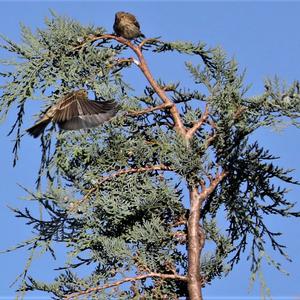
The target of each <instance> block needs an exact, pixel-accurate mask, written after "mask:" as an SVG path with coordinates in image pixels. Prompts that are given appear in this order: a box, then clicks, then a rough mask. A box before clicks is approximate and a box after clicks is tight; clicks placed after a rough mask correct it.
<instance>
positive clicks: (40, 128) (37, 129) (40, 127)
mask: <svg viewBox="0 0 300 300" xmlns="http://www.w3.org/2000/svg"><path fill="white" fill-rule="evenodd" d="M49 122H50V120H49V119H48V120H44V121H41V122H38V123H36V124H34V125H33V126H32V127H30V128H28V129H27V130H26V131H27V132H28V133H29V134H30V135H31V136H33V137H34V138H37V137H38V136H39V135H41V134H42V133H43V132H44V130H45V128H46V127H47V125H48V124H49Z"/></svg>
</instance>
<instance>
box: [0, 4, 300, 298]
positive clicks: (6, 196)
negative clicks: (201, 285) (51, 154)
mask: <svg viewBox="0 0 300 300" xmlns="http://www.w3.org/2000/svg"><path fill="white" fill-rule="evenodd" d="M50 8H51V9H54V10H55V11H56V12H58V13H59V14H62V15H68V16H70V17H72V18H75V19H77V20H79V21H81V22H82V23H84V24H95V25H99V26H104V27H105V28H106V29H107V30H108V31H112V24H113V21H114V14H115V12H116V11H119V10H125V11H130V12H132V13H134V14H135V15H136V16H137V17H138V19H139V21H140V24H141V27H142V31H143V33H144V34H145V35H146V36H147V37H155V36H162V39H164V40H169V41H172V40H190V41H199V40H200V41H204V42H206V43H207V44H208V46H212V47H214V46H217V45H220V46H222V47H223V48H224V49H225V50H226V52H227V53H228V54H229V55H230V56H233V57H235V58H236V60H237V61H238V62H239V64H240V67H241V69H244V68H246V69H247V75H246V78H245V80H246V82H247V83H252V84H253V86H252V88H251V90H250V92H249V94H250V95H256V94H260V93H261V92H262V91H263V80H264V78H266V77H268V76H274V75H278V76H279V77H280V78H281V79H284V80H286V82H287V83H291V82H292V81H293V80H294V79H300V68H299V53H300V38H299V28H300V18H299V12H300V3H298V2H269V1H268V2H245V1H241V2H224V1H222V2H200V1H199V2H197V1H193V2H188V1H185V2H180V1H176V2H172V1H165V2H163V1H155V2H154V1H153V2H150V1H149V2H147V1H140V2H128V1H110V2H102V1H94V2H88V1H74V2H72V1H66V2H63V1H55V2H51V1H31V2H29V1H28V2H26V1H23V2H15V1H12V2H0V32H1V33H3V34H5V35H6V36H8V37H10V38H11V39H14V40H19V22H23V23H25V24H26V25H28V26H30V27H32V28H33V29H34V28H36V27H37V26H38V27H43V19H44V17H45V16H49V9H50ZM0 53H1V57H3V56H2V55H4V54H3V52H0ZM147 58H148V59H149V65H150V68H151V69H152V72H153V74H154V76H155V77H161V78H162V79H163V80H165V81H171V80H174V81H178V80H183V81H184V82H185V83H187V84H189V82H190V78H189V75H187V73H185V70H184V66H183V62H184V61H185V60H191V58H190V57H184V58H179V56H177V55H175V56H172V55H170V54H167V55H164V54H162V55H157V54H154V55H152V54H150V53H147ZM0 70H1V67H0ZM126 74H127V75H128V80H129V81H130V82H132V84H133V85H134V86H136V87H137V89H138V88H139V87H142V86H143V85H144V84H145V80H144V79H143V78H142V76H139V74H138V72H137V71H136V70H134V68H131V69H130V71H129V72H126ZM137 75H138V76H137ZM36 112H37V111H36V110H35V109H34V106H33V108H32V107H29V108H28V115H27V117H26V124H25V126H27V125H28V126H29V125H30V124H31V123H32V119H31V117H30V115H31V113H36ZM13 118H14V112H12V113H11V114H10V115H9V117H8V119H7V120H6V122H5V123H3V124H1V125H0V149H1V156H0V174H1V180H0V200H1V201H0V206H1V209H0V240H1V245H0V248H1V249H5V248H7V247H9V246H12V245H14V244H15V243H17V242H18V241H21V240H24V239H27V238H29V237H30V236H31V233H30V229H29V227H25V226H24V225H23V222H22V221H21V220H17V219H15V218H14V217H13V215H12V214H11V213H10V211H9V210H8V208H7V206H17V207H22V206H24V205H25V203H24V201H23V200H22V199H21V198H22V197H24V196H25V193H24V192H23V191H22V190H21V189H20V188H19V187H18V186H17V184H16V183H20V184H22V185H24V186H26V187H29V188H30V187H33V186H34V178H35V176H36V171H37V167H38V162H39V154H40V152H39V142H38V141H36V140H33V139H31V138H30V137H25V138H24V141H23V143H22V148H23V150H22V153H21V157H20V161H19V163H18V164H17V166H16V167H15V168H12V154H11V149H12V146H13V143H12V137H7V136H6V134H7V133H8V131H9V125H11V122H12V120H13ZM299 137H300V131H299V130H298V129H295V128H287V129H285V130H284V131H282V132H280V133H276V132H274V131H272V130H271V129H265V130H260V131H259V132H258V133H257V134H256V135H255V138H257V139H258V140H259V141H260V143H261V144H262V145H264V146H266V147H268V148H269V149H271V151H272V153H274V154H275V155H278V156H280V157H281V159H280V160H279V164H280V165H281V166H284V167H288V168H294V169H296V171H295V172H294V175H295V177H296V178H297V179H300V157H299V150H298V149H299V148H298V147H300V139H299ZM299 192H300V188H299V187H294V188H293V190H292V191H291V193H290V194H289V196H288V197H289V199H291V200H293V201H296V202H298V198H299ZM20 199H21V200H20ZM26 205H28V204H27V203H26ZM298 208H300V205H298ZM268 221H269V223H270V224H271V225H272V226H273V228H274V231H276V230H278V231H281V232H283V234H284V235H283V237H282V238H281V241H282V243H283V244H286V245H287V251H288V253H289V254H290V256H291V258H292V259H293V263H287V262H286V263H285V262H284V261H283V260H282V259H280V258H279V259H280V261H281V262H283V266H284V268H285V269H286V270H287V271H288V272H289V273H290V276H289V277H285V276H284V275H282V274H281V273H279V272H277V271H276V270H274V269H272V268H264V271H265V278H266V280H267V283H268V286H269V287H270V288H271V293H272V295H273V296H274V298H275V297H286V298H285V299H295V300H296V299H299V298H300V287H299V267H300V256H299V248H300V239H299V234H300V226H299V221H298V220H293V219H289V220H282V219H280V218H272V219H270V220H268ZM1 249H0V250H1ZM61 253H62V256H63V251H62V252H61ZM25 255H26V252H24V251H18V252H15V253H10V254H5V255H0V269H1V271H0V299H2V298H3V299H4V297H6V298H5V299H12V298H13V295H14V292H13V289H10V288H8V286H9V284H10V283H11V282H12V281H13V280H14V278H15V276H16V275H17V274H18V272H20V271H21V270H22V268H23V266H24V263H25V260H24V257H25ZM62 258H63V257H62ZM275 258H277V257H276V256H275ZM53 266H58V263H56V262H54V263H53V262H51V261H50V260H49V257H45V258H41V259H38V260H37V261H35V262H34V264H33V274H39V275H41V276H42V277H43V278H45V279H50V278H51V277H52V275H53V272H51V268H52V267H53ZM248 285H249V266H248V265H247V263H246V262H245V261H242V263H241V264H240V265H238V266H236V268H235V270H234V271H233V272H232V273H231V274H230V275H229V276H228V277H226V278H223V279H221V280H217V281H215V282H213V284H212V285H211V286H209V287H208V288H206V289H205V290H204V295H205V296H206V297H207V299H217V298H213V297H219V298H218V299H234V297H236V299H242V298H244V299H246V297H248V296H249V297H251V296H258V295H259V292H258V288H257V286H256V288H255V289H254V290H253V292H252V293H250V294H248V293H247V291H248ZM1 297H2V298H1ZM225 297H227V298H225ZM297 297H298V298H297ZM28 299H30V298H28ZM39 299H41V298H40V297H39ZM275 299H276V298H275ZM282 299H283V298H282Z"/></svg>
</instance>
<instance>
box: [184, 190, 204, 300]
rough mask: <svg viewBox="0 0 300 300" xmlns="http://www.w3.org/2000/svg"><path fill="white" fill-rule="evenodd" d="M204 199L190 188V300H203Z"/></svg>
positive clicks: (188, 284)
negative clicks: (201, 224) (201, 269)
mask: <svg viewBox="0 0 300 300" xmlns="http://www.w3.org/2000/svg"><path fill="white" fill-rule="evenodd" d="M201 204H202V199H201V197H199V194H198V190H197V188H196V187H190V206H191V207H190V215H189V219H188V283H187V286H188V294H189V299H190V300H202V292H201V285H202V280H201V274H200V254H201V250H202V248H203V246H204V241H205V237H204V233H203V232H202V231H201V230H200V224H199V221H200V209H201Z"/></svg>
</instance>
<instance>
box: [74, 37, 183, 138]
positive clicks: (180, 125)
mask: <svg viewBox="0 0 300 300" xmlns="http://www.w3.org/2000/svg"><path fill="white" fill-rule="evenodd" d="M100 39H112V40H116V41H117V42H119V43H121V44H123V45H126V46H128V47H129V48H130V49H131V50H132V51H133V52H134V53H135V54H136V55H137V57H138V60H139V61H138V63H136V64H137V66H138V67H139V68H140V70H141V71H142V73H143V74H144V75H145V77H146V79H147V80H148V82H149V83H150V85H151V87H152V88H153V89H154V91H155V92H156V94H157V95H158V96H159V98H160V99H161V100H162V101H163V102H164V104H165V105H167V106H169V107H170V112H171V115H172V117H173V120H174V124H175V125H174V127H175V130H176V131H177V132H178V133H179V134H181V135H182V136H183V137H184V138H186V128H185V126H184V125H183V122H182V119H181V117H180V114H179V111H178V109H177V107H176V105H175V103H174V102H173V101H172V100H171V99H170V98H169V97H168V96H167V95H166V92H165V91H164V89H163V88H161V87H160V86H159V84H158V83H157V82H156V80H155V79H154V78H153V76H152V74H151V72H150V69H149V67H148V65H147V62H146V60H145V58H144V55H143V53H142V49H141V48H140V47H139V46H135V45H133V44H132V43H131V42H130V41H129V40H127V39H125V38H123V37H120V36H116V35H113V34H104V35H101V36H93V37H91V38H89V40H88V41H85V42H84V43H82V44H80V45H79V46H76V47H74V48H73V50H78V49H80V48H82V47H84V46H85V45H86V44H87V43H89V42H90V43H92V42H94V41H97V40H100Z"/></svg>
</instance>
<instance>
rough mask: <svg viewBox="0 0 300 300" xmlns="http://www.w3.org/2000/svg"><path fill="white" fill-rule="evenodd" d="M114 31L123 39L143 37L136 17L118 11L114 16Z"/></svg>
mask: <svg viewBox="0 0 300 300" xmlns="http://www.w3.org/2000/svg"><path fill="white" fill-rule="evenodd" d="M114 31H115V33H116V34H117V35H119V36H122V37H123V38H125V39H128V40H132V39H135V38H138V37H143V38H144V37H145V36H144V35H143V34H142V33H141V30H140V24H139V22H138V21H137V19H136V17H135V16H134V15H132V14H130V13H127V12H124V11H119V12H117V13H116V16H115V23H114Z"/></svg>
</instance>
